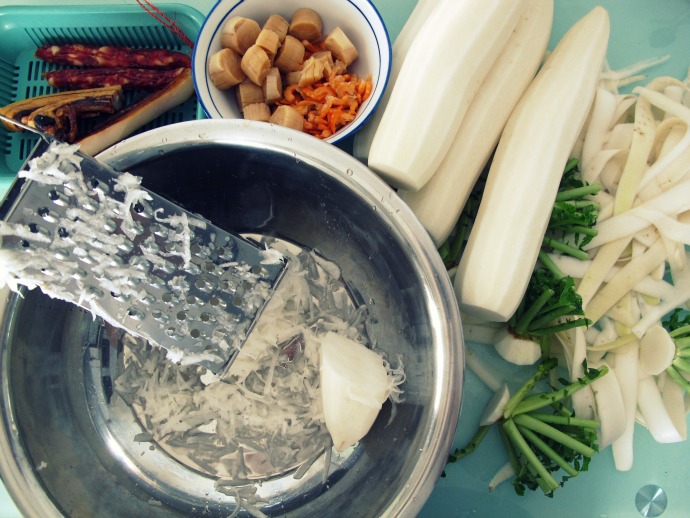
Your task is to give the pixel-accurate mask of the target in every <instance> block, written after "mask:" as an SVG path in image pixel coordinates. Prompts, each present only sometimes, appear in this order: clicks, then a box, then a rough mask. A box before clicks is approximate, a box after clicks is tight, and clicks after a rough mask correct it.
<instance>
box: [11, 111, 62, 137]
mask: <svg viewBox="0 0 690 518" xmlns="http://www.w3.org/2000/svg"><path fill="white" fill-rule="evenodd" d="M0 121H2V122H4V123H5V124H11V125H12V126H16V127H18V128H21V129H23V130H24V131H30V132H31V133H35V134H36V135H38V136H39V137H41V138H42V139H44V140H46V141H48V142H51V141H56V140H57V139H56V138H55V137H53V136H52V135H50V134H48V133H45V132H43V131H41V130H39V129H38V128H32V127H31V126H29V125H28V124H24V123H23V122H20V121H18V120H16V119H13V118H11V117H8V116H7V115H3V114H2V113H0ZM3 127H5V128H6V126H4V125H3Z"/></svg>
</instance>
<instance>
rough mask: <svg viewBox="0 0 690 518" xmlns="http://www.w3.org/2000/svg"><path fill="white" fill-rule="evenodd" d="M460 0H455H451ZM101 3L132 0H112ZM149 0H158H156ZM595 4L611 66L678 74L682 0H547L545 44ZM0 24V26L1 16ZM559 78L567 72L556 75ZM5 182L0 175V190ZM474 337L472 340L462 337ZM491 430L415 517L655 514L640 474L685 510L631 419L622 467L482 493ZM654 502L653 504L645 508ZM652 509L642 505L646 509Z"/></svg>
mask: <svg viewBox="0 0 690 518" xmlns="http://www.w3.org/2000/svg"><path fill="white" fill-rule="evenodd" d="M458 1H462V0H458ZM54 3H55V2H53V1H50V0H21V1H7V0H0V12H1V11H2V9H3V7H5V6H7V5H34V4H35V5H48V4H54ZM61 3H62V4H63V5H84V4H101V5H104V4H105V3H106V2H98V1H95V0H90V1H89V0H72V1H63V2H61ZM107 3H108V4H134V3H136V2H135V1H133V0H112V1H110V2H107ZM153 3H163V2H158V1H155V2H153ZM165 3H167V4H175V3H180V4H186V5H191V6H193V7H195V8H196V9H197V10H199V11H200V12H201V13H202V14H204V13H206V12H208V10H209V9H210V8H211V7H212V6H213V5H214V3H215V2H214V1H212V0H197V1H193V0H189V1H187V2H173V1H168V2H165ZM373 3H374V5H375V6H376V7H377V8H378V10H379V12H380V13H381V16H382V18H383V20H384V21H385V23H386V26H387V28H388V31H389V34H390V37H391V40H394V39H395V37H396V36H397V35H398V33H399V32H400V30H401V28H402V27H403V25H404V23H405V21H406V19H407V17H408V16H409V14H410V12H411V11H412V9H413V8H414V6H415V4H416V0H374V1H373ZM595 5H603V6H604V7H606V8H607V9H608V10H609V13H610V16H611V38H610V44H609V51H608V59H609V63H610V65H611V67H612V68H614V69H615V68H621V67H624V66H626V65H629V64H631V63H634V62H637V61H640V60H642V59H647V58H654V57H659V56H662V55H665V54H670V55H671V58H670V59H669V60H668V61H666V62H665V63H663V64H661V65H658V66H656V67H654V68H653V69H650V70H649V71H647V74H648V75H649V76H650V77H653V76H658V75H672V76H675V77H677V78H679V79H683V78H685V77H686V76H687V74H688V65H690V0H663V1H661V2H656V1H652V0H602V1H601V2H596V1H590V0H555V9H556V14H555V20H554V27H553V32H552V38H551V43H550V48H553V46H554V45H555V43H556V42H557V41H558V40H559V39H560V37H561V36H562V35H563V34H564V33H565V31H566V30H567V29H568V28H569V27H570V26H571V25H572V24H573V23H574V22H575V21H576V20H577V19H578V18H580V17H581V16H583V15H584V14H585V13H586V12H588V11H589V10H590V9H591V8H592V7H594V6H595ZM0 30H3V29H2V27H1V26H0ZM563 80H564V81H567V80H568V79H567V77H564V78H563ZM8 184H9V181H8V180H5V182H4V185H3V184H2V183H0V193H3V192H4V191H5V189H6V188H7V186H8ZM470 345H471V346H474V344H470ZM478 352H479V354H481V355H484V356H486V358H487V359H488V360H490V361H493V362H495V363H496V364H497V365H498V367H497V368H499V369H501V370H502V374H503V375H504V376H505V377H507V378H509V379H513V380H515V381H517V380H519V379H521V377H522V376H524V374H525V372H524V371H521V370H520V369H519V368H511V367H508V366H507V365H501V364H500V360H498V359H497V357H496V356H495V355H494V353H493V351H492V350H489V349H486V348H484V349H478ZM490 396H491V394H490V392H489V390H488V389H487V388H486V387H485V386H483V385H482V384H481V382H480V381H479V380H478V379H477V378H476V377H475V376H474V375H473V374H472V373H471V372H469V373H468V374H467V376H466V382H465V387H464V394H463V406H462V411H461V414H460V416H459V424H458V431H457V434H456V437H455V445H456V446H460V445H462V444H464V443H465V442H466V441H467V440H468V439H469V437H470V436H471V435H472V433H473V432H474V429H475V426H476V423H477V421H478V418H479V416H480V414H481V412H482V410H483V407H484V405H485V404H486V402H487V401H488V399H489V398H490ZM505 460H506V459H505V456H504V454H503V451H502V448H501V445H500V442H499V439H498V437H497V435H496V436H493V435H491V434H490V435H489V436H488V437H487V440H486V442H485V444H482V446H481V449H480V451H478V452H477V453H475V454H474V455H472V456H470V457H469V458H467V459H465V460H464V461H462V462H459V463H456V464H452V465H449V466H447V468H446V473H445V477H443V478H441V479H440V480H439V481H438V482H437V484H436V487H435V489H434V491H433V493H432V494H431V496H430V498H429V499H428V501H427V503H426V505H425V507H424V508H423V510H422V511H421V513H420V516H422V517H428V518H436V517H439V518H442V517H467V518H470V517H471V518H484V517H487V518H489V517H490V518H494V517H496V518H500V517H510V518H537V517H539V518H541V517H551V516H558V517H560V518H580V517H582V518H634V517H636V516H658V515H656V514H642V513H641V512H638V510H637V507H636V504H635V497H636V495H637V492H638V490H639V489H640V488H642V487H643V486H645V485H647V484H655V485H657V486H659V487H661V488H662V489H663V490H664V491H665V492H666V495H667V497H668V506H667V507H666V509H665V512H663V513H662V514H661V515H660V516H663V517H664V518H687V517H688V516H690V485H689V484H688V481H687V474H688V467H687V466H688V461H690V444H689V443H688V442H687V441H686V442H683V443H678V444H665V445H661V444H656V443H655V442H654V441H653V440H652V439H651V438H650V436H649V434H648V433H647V432H646V430H645V429H644V428H642V427H640V426H638V429H637V431H636V439H635V463H634V467H633V469H632V470H631V471H629V472H625V473H621V472H617V471H616V470H615V468H614V466H613V460H612V457H611V453H610V451H609V450H605V451H603V452H601V453H600V454H599V455H598V456H597V457H596V458H595V459H594V461H593V462H592V464H591V466H590V471H589V472H588V473H586V474H584V475H582V476H580V477H578V478H576V479H573V480H570V481H569V482H568V483H567V484H566V485H565V487H563V488H562V489H559V490H558V491H557V492H556V495H555V496H554V498H546V497H544V496H543V495H541V494H537V493H534V494H528V495H525V496H523V497H518V496H516V495H515V493H514V492H513V490H512V487H511V485H510V484H509V483H507V484H503V485H502V486H499V487H498V488H497V489H496V490H495V491H493V492H492V493H489V492H488V490H487V483H488V481H489V480H490V479H491V477H492V476H493V474H494V472H495V471H496V470H497V469H498V468H499V467H500V466H501V465H502V464H503V463H504V462H505ZM652 511H653V510H652ZM649 512H651V511H649ZM19 516H21V515H20V513H19V512H18V511H17V509H16V507H15V506H14V504H13V503H12V500H11V498H10V497H9V495H8V494H7V492H6V491H5V490H4V487H2V486H0V518H15V517H19Z"/></svg>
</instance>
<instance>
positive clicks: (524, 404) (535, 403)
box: [512, 365, 609, 415]
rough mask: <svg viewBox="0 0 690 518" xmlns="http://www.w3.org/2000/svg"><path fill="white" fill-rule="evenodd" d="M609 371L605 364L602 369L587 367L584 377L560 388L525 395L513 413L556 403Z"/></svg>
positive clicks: (522, 412)
mask: <svg viewBox="0 0 690 518" xmlns="http://www.w3.org/2000/svg"><path fill="white" fill-rule="evenodd" d="M608 371H609V369H608V367H606V366H605V365H604V366H602V367H601V368H600V369H593V368H590V369H587V372H585V377H584V378H578V379H577V380H576V381H574V382H572V383H570V384H569V385H567V386H565V387H563V388H561V389H559V390H556V391H551V392H541V393H539V394H532V395H530V396H528V397H525V398H523V399H522V401H520V403H519V404H518V405H517V406H515V408H514V409H513V411H512V415H517V414H524V413H525V412H532V411H534V410H539V409H541V408H544V407H546V406H550V405H553V404H554V403H558V402H560V401H563V400H564V399H566V398H569V397H570V396H572V395H573V393H575V392H577V391H578V390H580V389H581V388H584V387H586V386H587V385H589V384H590V383H592V382H593V381H596V380H598V379H599V378H601V377H602V376H604V375H605V374H606V373H608Z"/></svg>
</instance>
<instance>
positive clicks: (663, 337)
mask: <svg viewBox="0 0 690 518" xmlns="http://www.w3.org/2000/svg"><path fill="white" fill-rule="evenodd" d="M675 354H676V343H675V342H674V341H673V338H671V335H670V334H668V331H666V329H664V327H663V326H661V325H659V324H657V325H654V326H652V327H650V328H649V329H648V330H647V332H646V333H645V334H644V336H643V337H642V339H641V340H640V367H641V368H642V370H643V371H644V372H645V373H646V374H650V375H652V376H657V375H659V374H661V373H662V372H664V371H665V370H666V369H668V368H669V367H670V366H671V362H672V361H673V356H674V355H675Z"/></svg>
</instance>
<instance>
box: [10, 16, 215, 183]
mask: <svg viewBox="0 0 690 518" xmlns="http://www.w3.org/2000/svg"><path fill="white" fill-rule="evenodd" d="M157 7H158V8H159V9H160V10H161V11H162V12H163V13H164V14H165V15H166V16H167V17H169V18H170V19H172V20H174V21H175V23H176V24H177V25H178V26H179V28H180V29H181V30H182V31H183V32H184V33H185V35H187V37H188V38H189V39H190V40H192V41H194V40H195V39H196V36H197V34H198V32H199V29H200V27H201V24H202V22H203V20H204V17H203V15H202V14H201V13H199V12H198V11H197V10H195V9H193V8H190V7H187V6H184V5H179V4H162V5H158V6H157ZM60 43H84V44H90V45H95V44H98V45H117V46H127V47H141V48H167V49H169V50H177V51H180V52H185V53H191V49H190V48H189V47H187V46H186V45H185V44H184V43H183V42H182V41H181V40H180V39H178V38H177V37H176V36H175V35H174V34H173V33H172V31H170V30H169V29H168V28H167V27H165V26H164V25H162V24H161V23H160V22H159V21H157V20H156V19H154V18H153V17H152V16H151V15H149V14H148V13H147V12H146V11H144V10H143V9H142V8H141V7H140V6H138V5H104V6H95V5H91V6H69V5H59V6H58V5H55V6H5V7H1V8H0V106H5V105H7V104H9V103H12V102H14V101H17V100H20V99H26V98H29V97H34V96H37V95H44V94H49V93H53V92H55V91H57V90H56V89H54V88H52V87H50V86H49V85H48V83H47V82H46V80H45V79H44V78H43V77H42V76H41V74H42V73H43V72H46V71H48V70H53V69H55V68H58V67H56V66H55V65H50V64H48V63H45V62H43V61H41V60H39V59H36V58H35V57H34V52H35V51H36V49H37V48H38V47H39V46H41V45H45V44H60ZM136 95H137V94H132V93H128V94H126V96H125V100H126V101H127V102H131V100H132V99H133V98H134V96H136ZM139 95H140V94H139ZM196 118H203V112H202V111H201V109H200V108H199V106H198V103H197V101H196V97H195V96H193V97H192V98H191V99H189V100H188V101H187V102H186V103H184V104H182V105H180V106H178V107H177V108H174V109H172V110H170V111H168V112H166V113H164V114H163V115H161V116H160V117H158V118H157V119H155V120H153V121H151V122H150V123H149V124H147V125H146V126H144V127H142V128H141V129H140V130H139V132H142V131H146V130H149V129H152V128H156V127H159V126H163V125H166V124H172V123H176V122H182V121H185V120H192V119H196ZM36 138H37V137H35V136H33V135H29V134H26V133H12V132H8V131H0V195H4V193H5V192H6V190H7V188H8V187H9V185H10V184H11V182H12V181H13V180H14V177H15V175H16V173H17V171H19V169H20V168H21V166H22V164H23V163H24V160H25V159H26V157H27V156H28V155H29V153H30V152H31V150H32V148H33V146H34V144H35V142H36Z"/></svg>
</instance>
